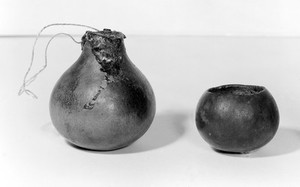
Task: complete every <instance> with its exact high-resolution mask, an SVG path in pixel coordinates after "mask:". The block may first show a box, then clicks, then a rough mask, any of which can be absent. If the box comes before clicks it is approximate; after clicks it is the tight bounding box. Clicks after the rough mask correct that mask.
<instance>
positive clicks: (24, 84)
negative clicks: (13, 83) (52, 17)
mask: <svg viewBox="0 0 300 187" xmlns="http://www.w3.org/2000/svg"><path fill="white" fill-rule="evenodd" d="M52 26H78V27H85V28H89V29H93V30H95V31H97V32H99V30H98V29H96V28H94V27H90V26H87V25H82V24H73V23H53V24H49V25H46V26H45V27H43V28H42V29H41V30H40V32H39V33H38V34H37V36H36V38H35V41H34V44H33V47H32V52H31V61H30V65H29V67H28V69H27V71H26V73H25V76H24V79H23V83H22V86H21V88H20V90H19V93H18V95H22V94H23V93H24V92H25V93H26V94H27V95H30V96H32V97H33V98H35V99H37V96H36V95H35V94H34V93H33V92H32V91H30V90H28V89H27V88H26V87H27V86H29V85H30V84H31V83H32V82H33V81H34V80H35V79H36V78H37V76H38V75H39V74H40V73H41V72H42V71H44V70H45V69H46V67H47V65H48V62H47V51H48V47H49V44H50V43H51V41H52V40H53V39H54V38H55V37H57V36H58V35H65V36H68V37H70V38H71V39H72V40H73V41H74V42H75V43H78V44H81V42H79V41H76V40H75V39H74V37H73V36H71V35H70V34H67V33H57V34H55V35H53V36H52V37H51V38H50V40H49V41H48V43H47V45H46V49H45V64H44V66H43V67H42V68H41V69H40V70H39V71H38V72H37V73H35V74H34V75H33V76H31V77H30V78H29V79H27V77H28V74H29V72H30V71H31V68H32V65H33V60H34V52H35V46H36V44H37V41H38V39H39V37H40V35H41V33H42V32H43V31H44V30H45V29H47V28H48V27H52Z"/></svg>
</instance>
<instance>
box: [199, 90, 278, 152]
mask: <svg viewBox="0 0 300 187" xmlns="http://www.w3.org/2000/svg"><path fill="white" fill-rule="evenodd" d="M196 125H197V128H198V130H199V132H200V134H201V136H202V137H203V138H204V140H205V141H206V142H208V143H209V144H210V145H211V146H212V147H213V148H214V149H216V150H220V151H223V152H233V153H247V152H250V151H252V150H255V149H258V148H260V147H262V146H264V145H265V144H267V143H268V142H269V141H270V140H271V139H272V138H273V137H274V135H275V133H276V131H277V129H278V125H279V112H278V108H277V105H276V103H275V100H274V98H273V97H272V95H271V94H270V93H269V91H268V90H267V89H266V88H264V87H259V86H247V85H224V86H220V87H216V88H211V89H209V90H207V91H206V92H205V93H204V94H203V95H202V97H201V99H200V101H199V103H198V105H197V109H196Z"/></svg>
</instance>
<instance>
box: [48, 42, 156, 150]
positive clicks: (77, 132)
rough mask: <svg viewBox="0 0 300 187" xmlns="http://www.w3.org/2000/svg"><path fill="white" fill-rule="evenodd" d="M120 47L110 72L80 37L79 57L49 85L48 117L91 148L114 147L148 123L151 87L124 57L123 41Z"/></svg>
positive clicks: (129, 140)
mask: <svg viewBox="0 0 300 187" xmlns="http://www.w3.org/2000/svg"><path fill="white" fill-rule="evenodd" d="M120 47H121V48H120V50H121V51H120V50H119V53H120V57H119V61H118V62H117V63H118V69H117V70H116V71H115V70H113V71H112V69H113V68H114V66H110V67H109V68H110V69H109V70H107V69H103V68H104V67H103V66H101V63H99V61H97V59H96V57H95V51H94V48H93V47H92V46H91V44H90V43H89V42H85V44H84V46H83V51H82V54H81V56H80V57H79V59H78V60H77V61H76V62H75V63H74V64H73V65H72V66H71V67H70V68H69V69H68V70H67V71H66V72H65V73H64V74H63V75H62V77H61V78H60V79H59V80H58V82H57V84H56V86H55V87H54V89H53V92H52V95H51V99H50V114H51V119H52V122H53V124H54V126H55V127H56V129H57V130H58V131H59V132H60V134H61V135H63V136H64V137H65V138H66V139H67V141H69V142H71V143H72V144H75V145H76V146H79V147H83V148H86V149H92V150H114V149H119V148H122V147H125V146H128V145H129V144H131V143H132V142H134V141H135V140H137V139H138V138H140V137H141V136H142V135H143V134H144V133H145V132H146V131H147V130H148V128H149V127H150V125H151V123H152V120H153V118H154V115H155V97H154V93H153V90H152V88H151V86H150V84H149V82H148V81H147V79H146V78H145V77H144V75H143V74H142V73H141V72H140V71H139V70H138V69H137V68H136V67H135V66H134V65H133V63H132V62H131V61H130V59H129V58H128V56H127V54H126V51H125V47H124V44H123V42H122V43H121V46H120ZM101 57H102V56H101ZM109 62H110V61H102V63H107V64H109ZM105 70H107V71H105ZM109 72H114V74H109ZM116 72H117V73H116Z"/></svg>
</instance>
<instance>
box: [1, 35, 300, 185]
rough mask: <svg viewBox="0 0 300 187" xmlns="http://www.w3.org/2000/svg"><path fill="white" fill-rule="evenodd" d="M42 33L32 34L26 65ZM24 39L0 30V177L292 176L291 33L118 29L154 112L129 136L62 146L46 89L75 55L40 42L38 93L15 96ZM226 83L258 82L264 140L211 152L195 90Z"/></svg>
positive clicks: (262, 181)
mask: <svg viewBox="0 0 300 187" xmlns="http://www.w3.org/2000/svg"><path fill="white" fill-rule="evenodd" d="M49 39H50V37H42V38H40V40H39V41H38V43H37V46H36V51H35V54H36V56H35V60H34V64H33V68H32V73H35V72H36V71H37V70H38V69H39V68H40V67H42V66H43V64H44V52H45V47H46V43H47V41H49ZM77 39H80V37H77ZM33 42H34V37H8V38H4V37H2V38H0V43H1V45H0V51H1V53H0V57H1V61H0V63H1V68H0V75H1V77H0V81H1V82H0V83H1V84H0V86H1V92H0V99H1V100H0V101H1V112H0V125H1V130H0V186H30V187H31V186H112V187H114V186H130V187H134V186H146V187H148V186H172V187H173V186H180V187H181V186H186V187H192V186H272V187H273V186H299V185H300V177H299V171H300V124H299V123H300V122H299V121H300V52H299V50H300V38H292V37H290V38H283V37H200V36H199V37H198V36H127V38H126V39H125V46H126V48H127V54H128V56H129V58H130V59H131V60H132V61H133V63H134V64H135V65H136V66H137V67H138V68H139V69H140V70H141V71H142V72H143V73H144V75H145V76H146V77H147V79H148V80H149V82H150V83H151V85H152V87H153V90H154V92H155V96H156V104H157V108H156V116H155V118H154V121H153V123H152V125H151V127H150V129H149V130H148V131H147V132H146V134H145V135H144V136H142V137H141V138H140V139H139V140H137V141H136V142H135V143H133V144H132V145H130V146H128V147H126V148H123V149H119V150H116V151H110V152H97V151H85V150H81V149H77V148H75V147H73V146H70V145H69V144H68V143H66V141H65V140H64V138H63V137H62V136H61V135H59V134H58V132H57V131H56V129H55V128H54V127H53V125H52V122H51V119H50V116H49V108H48V107H49V105H48V104H49V97H50V93H51V91H52V89H53V87H54V84H55V83H56V81H57V80H58V78H59V77H60V76H61V75H62V73H63V72H64V71H65V70H66V69H67V68H68V67H70V66H71V65H72V64H73V63H74V62H75V61H76V60H77V58H78V57H79V55H80V54H81V47H80V45H78V44H76V43H74V42H73V41H72V40H70V38H67V37H57V38H56V39H54V40H53V41H52V43H51V44H50V46H49V48H48V67H47V68H46V70H45V71H44V72H42V73H41V74H40V75H39V76H38V77H37V79H36V81H35V82H33V83H32V84H31V85H30V86H29V87H28V89H30V90H31V91H33V92H34V93H35V94H36V95H38V97H39V98H38V99H32V98H31V97H29V96H27V95H25V94H24V95H22V96H18V95H17V93H18V90H19V88H20V86H21V84H22V80H23V77H24V74H25V72H26V70H27V68H28V66H29V63H30V58H31V50H32V45H33ZM31 75H32V74H31ZM231 83H237V84H251V85H261V86H265V87H266V88H267V89H268V90H269V91H270V92H271V93H272V95H273V97H274V98H275V100H276V103H277V105H278V108H279V112H280V127H279V129H278V131H277V134H276V135H275V137H274V139H273V140H272V141H271V142H269V143H268V144H267V145H266V146H264V147H262V148H261V149H259V150H257V151H255V152H252V153H249V154H246V155H236V154H235V155H231V154H222V153H217V152H215V151H214V150H212V149H211V148H210V146H209V145H208V144H207V143H206V142H205V141H204V140H203V139H202V138H201V136H200V135H199V133H198V131H197V128H196V125H195V109H196V105H197V103H198V101H199V98H200V97H201V95H202V94H203V93H204V91H205V90H207V89H208V88H211V87H215V86H219V85H223V84H231Z"/></svg>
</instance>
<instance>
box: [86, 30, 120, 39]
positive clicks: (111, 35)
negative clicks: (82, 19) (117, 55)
mask: <svg viewBox="0 0 300 187" xmlns="http://www.w3.org/2000/svg"><path fill="white" fill-rule="evenodd" d="M85 35H87V36H88V37H104V38H108V39H111V40H115V39H125V38H126V36H125V35H124V34H123V33H122V32H119V31H112V30H111V29H103V30H102V31H86V34H85Z"/></svg>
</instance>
